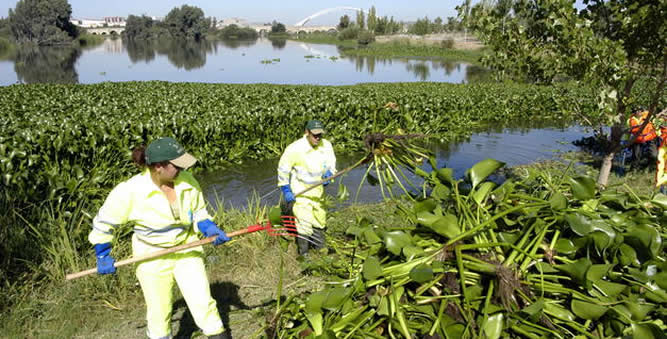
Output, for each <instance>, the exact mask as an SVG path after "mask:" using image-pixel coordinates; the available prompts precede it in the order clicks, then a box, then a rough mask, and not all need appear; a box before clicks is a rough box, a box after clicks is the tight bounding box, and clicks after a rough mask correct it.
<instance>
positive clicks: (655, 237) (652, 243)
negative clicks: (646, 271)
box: [623, 224, 662, 261]
mask: <svg viewBox="0 0 667 339" xmlns="http://www.w3.org/2000/svg"><path fill="white" fill-rule="evenodd" d="M623 235H624V239H625V242H626V243H627V244H628V245H630V246H632V247H633V248H634V249H635V250H636V251H637V254H638V255H639V257H640V260H641V261H646V260H648V259H654V258H655V257H656V256H657V255H658V254H659V253H660V249H661V248H662V238H661V237H660V234H659V233H658V231H657V230H656V229H655V228H654V227H652V226H649V225H645V224H642V225H637V226H635V227H632V228H630V229H628V231H627V233H625V234H623Z"/></svg>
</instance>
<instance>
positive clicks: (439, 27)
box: [431, 17, 442, 33]
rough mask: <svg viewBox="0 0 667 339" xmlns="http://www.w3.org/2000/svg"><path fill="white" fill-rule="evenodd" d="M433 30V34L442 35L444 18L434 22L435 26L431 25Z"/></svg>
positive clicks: (438, 18) (436, 19)
mask: <svg viewBox="0 0 667 339" xmlns="http://www.w3.org/2000/svg"><path fill="white" fill-rule="evenodd" d="M431 27H432V29H431V32H433V33H441V32H442V18H441V17H437V18H435V20H433V24H432V25H431Z"/></svg>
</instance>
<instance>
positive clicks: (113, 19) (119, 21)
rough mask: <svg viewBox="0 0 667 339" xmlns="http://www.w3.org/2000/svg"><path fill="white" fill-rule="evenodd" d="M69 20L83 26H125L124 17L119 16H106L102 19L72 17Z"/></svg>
mask: <svg viewBox="0 0 667 339" xmlns="http://www.w3.org/2000/svg"><path fill="white" fill-rule="evenodd" d="M70 22H71V23H73V24H74V25H76V26H79V27H83V28H101V27H125V18H123V17H119V16H108V17H104V18H103V19H86V18H81V19H75V18H72V19H70Z"/></svg>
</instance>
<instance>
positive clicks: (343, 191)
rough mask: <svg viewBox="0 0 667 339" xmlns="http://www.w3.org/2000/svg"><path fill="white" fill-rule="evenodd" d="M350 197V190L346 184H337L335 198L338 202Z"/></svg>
mask: <svg viewBox="0 0 667 339" xmlns="http://www.w3.org/2000/svg"><path fill="white" fill-rule="evenodd" d="M349 197H350V192H349V191H348V190H347V186H345V185H343V184H340V185H338V195H337V196H336V199H338V201H339V202H343V201H346V200H347V199H348V198H349Z"/></svg>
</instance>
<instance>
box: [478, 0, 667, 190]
mask: <svg viewBox="0 0 667 339" xmlns="http://www.w3.org/2000/svg"><path fill="white" fill-rule="evenodd" d="M584 5H585V8H584V9H583V10H582V11H580V12H579V11H577V9H576V8H575V7H574V2H573V1H562V0H539V1H536V0H533V1H528V0H524V1H518V2H517V3H515V5H514V6H513V12H514V15H513V16H512V17H505V16H504V15H503V13H502V12H500V11H498V10H496V9H493V10H481V9H479V10H477V9H476V10H475V12H474V13H473V14H472V15H471V16H470V25H471V28H473V29H475V30H476V31H477V33H478V36H479V37H480V39H481V40H482V41H483V42H484V43H485V44H486V45H487V46H489V47H490V48H491V50H492V54H491V55H489V56H487V57H485V58H483V62H484V63H485V64H486V65H487V66H488V67H490V68H492V69H494V70H497V71H499V72H501V74H505V75H507V76H511V77H514V78H520V79H526V80H531V81H534V82H539V83H547V84H548V83H551V82H553V81H555V80H557V79H559V78H563V77H567V78H570V79H572V80H574V81H578V82H579V83H581V84H582V85H584V86H585V87H586V88H590V89H591V91H592V93H591V95H593V96H594V97H595V98H597V101H598V105H597V109H594V110H591V111H588V112H578V113H580V114H582V120H584V121H585V122H588V123H589V124H591V125H599V126H597V127H598V131H599V133H601V134H603V135H604V136H606V138H607V139H606V140H607V143H606V146H605V154H604V157H603V161H602V165H601V168H600V175H599V177H598V184H599V185H600V186H602V187H604V186H606V185H607V181H608V179H609V173H610V170H611V165H612V160H613V158H614V155H615V154H616V153H618V152H619V151H620V150H622V147H623V146H622V144H621V139H622V137H623V136H624V135H626V134H627V128H626V116H627V112H628V108H629V106H632V105H636V104H638V103H641V104H647V106H648V108H649V112H650V115H649V119H647V120H650V118H651V115H653V113H654V112H655V110H656V108H657V107H658V106H659V105H665V104H667V102H665V101H667V100H666V99H665V95H664V86H665V81H666V80H667V53H665V50H666V49H665V48H666V46H665V44H666V43H665V42H666V41H667V34H666V33H665V22H667V10H666V9H665V4H664V1H662V0H584ZM503 18H505V29H504V30H502V29H499V28H500V27H501V25H502V20H503ZM637 84H641V85H640V86H641V88H637V87H638V86H637ZM604 126H611V127H610V130H609V134H606V133H604V129H605V128H604ZM633 139H634V138H632V139H631V142H632V141H634V140H633Z"/></svg>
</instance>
